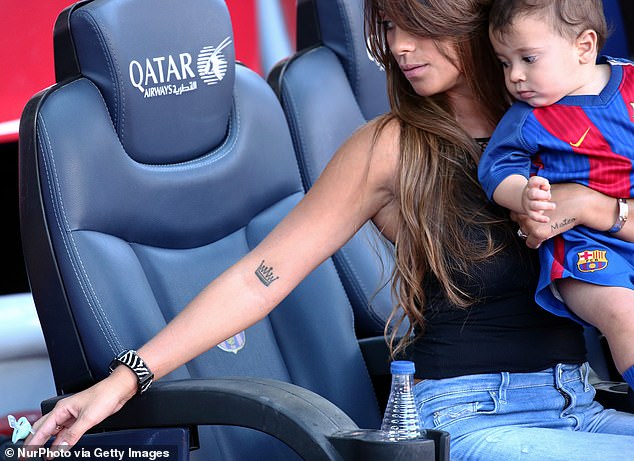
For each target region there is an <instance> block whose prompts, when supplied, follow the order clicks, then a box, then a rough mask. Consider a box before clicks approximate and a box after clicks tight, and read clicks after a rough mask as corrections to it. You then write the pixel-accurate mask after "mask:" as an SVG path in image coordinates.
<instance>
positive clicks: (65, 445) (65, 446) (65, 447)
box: [59, 441, 70, 451]
mask: <svg viewBox="0 0 634 461" xmlns="http://www.w3.org/2000/svg"><path fill="white" fill-rule="evenodd" d="M59 449H60V451H68V450H69V449H70V447H69V446H68V442H66V441H63V442H62V443H60V444H59Z"/></svg>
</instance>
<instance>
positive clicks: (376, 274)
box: [267, 0, 405, 338]
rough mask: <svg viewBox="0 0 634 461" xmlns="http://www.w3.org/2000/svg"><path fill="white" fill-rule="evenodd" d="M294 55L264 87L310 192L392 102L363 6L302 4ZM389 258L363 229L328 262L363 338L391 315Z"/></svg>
mask: <svg viewBox="0 0 634 461" xmlns="http://www.w3.org/2000/svg"><path fill="white" fill-rule="evenodd" d="M297 50H298V51H297V52H296V53H295V54H294V55H293V56H291V57H290V58H289V59H286V60H283V61H281V62H280V63H278V64H277V65H276V66H275V67H274V68H273V70H272V71H271V73H270V74H269V75H268V77H267V80H268V82H269V84H270V85H271V86H272V87H273V88H274V89H275V91H276V94H277V95H278V97H279V99H280V101H281V103H282V107H283V108H284V112H285V114H286V117H287V119H288V123H289V126H290V128H291V134H292V137H293V144H294V146H295V151H296V153H297V158H298V163H299V167H300V171H301V174H302V180H303V182H304V186H305V187H306V189H308V188H310V187H311V186H312V185H313V183H314V182H315V180H316V179H317V177H319V175H320V174H321V172H322V170H323V168H324V167H325V166H326V164H327V163H328V161H329V160H330V158H331V157H332V155H333V154H334V152H335V151H336V150H337V148H338V147H339V146H340V145H341V144H342V143H343V142H344V141H345V140H346V139H347V138H348V137H349V136H350V135H351V134H352V132H353V131H354V130H356V129H357V128H358V127H359V126H360V125H361V124H363V123H365V122H366V121H367V120H370V119H372V118H374V117H376V116H377V115H380V114H382V113H384V112H386V111H388V110H389V103H388V99H387V92H386V85H385V72H384V71H383V70H382V69H381V68H380V67H379V66H378V65H377V64H376V63H375V62H374V61H372V60H371V58H370V56H369V54H368V52H367V49H366V41H365V34H364V18H363V0H300V1H299V2H298V9H297ZM392 251H393V248H392V246H391V244H390V243H389V242H385V241H384V240H381V239H380V238H379V237H378V233H377V231H376V229H375V228H374V227H373V226H372V224H367V225H366V226H364V227H363V228H362V229H361V230H360V231H359V232H358V233H357V235H355V236H354V237H353V238H352V240H351V241H350V242H348V244H346V245H345V246H344V247H343V248H342V249H341V250H340V251H339V252H338V253H336V254H335V255H334V257H333V260H334V262H335V266H336V267H337V270H338V271H339V274H340V275H341V279H342V282H343V285H344V287H345V289H346V293H347V294H348V297H349V299H350V303H351V304H352V307H353V309H354V312H355V324H356V329H357V335H358V337H360V338H367V337H373V336H377V335H382V334H383V331H384V329H385V325H386V321H387V319H388V317H389V315H390V313H391V311H392V307H393V305H394V302H393V298H392V294H391V289H390V283H389V276H390V275H391V272H392V268H393V256H392ZM404 326H405V325H404ZM401 331H404V329H402V330H401Z"/></svg>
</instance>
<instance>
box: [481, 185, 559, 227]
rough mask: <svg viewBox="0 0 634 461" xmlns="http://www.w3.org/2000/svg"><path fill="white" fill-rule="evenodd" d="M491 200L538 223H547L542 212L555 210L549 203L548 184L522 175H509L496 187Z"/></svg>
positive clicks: (552, 204)
mask: <svg viewBox="0 0 634 461" xmlns="http://www.w3.org/2000/svg"><path fill="white" fill-rule="evenodd" d="M493 200H495V202H496V203H497V204H498V205H501V206H503V207H505V208H508V209H509V210H511V211H515V212H516V213H522V214H526V215H528V217H529V218H531V219H532V220H534V221H536V222H540V223H547V222H549V218H548V216H546V215H545V214H544V212H545V211H548V210H554V209H555V204H554V203H553V202H551V201H550V183H549V182H548V180H547V179H546V178H543V177H541V176H533V177H531V178H530V179H526V178H525V177H524V176H522V175H518V174H513V175H510V176H508V177H506V178H505V179H504V180H503V181H502V182H500V184H499V185H498V186H497V188H496V189H495V191H494V192H493Z"/></svg>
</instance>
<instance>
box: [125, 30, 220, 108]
mask: <svg viewBox="0 0 634 461" xmlns="http://www.w3.org/2000/svg"><path fill="white" fill-rule="evenodd" d="M230 44H231V38H229V37H227V38H225V39H224V40H223V41H222V42H220V44H219V45H217V46H205V47H203V48H202V49H201V50H200V52H199V53H198V56H197V57H196V61H195V62H194V58H193V57H192V55H191V54H190V53H187V52H184V53H179V54H178V55H171V54H170V55H167V56H155V57H152V58H145V59H144V60H138V61H137V60H132V61H130V65H129V66H128V71H129V75H130V83H132V86H133V87H134V88H136V89H137V90H139V91H140V92H141V93H142V94H143V97H144V98H154V97H157V96H170V95H174V96H180V95H182V94H184V93H187V92H189V91H195V90H197V89H198V79H200V80H202V81H203V83H205V84H207V85H215V84H217V83H219V82H220V81H222V79H223V78H224V77H225V75H226V74H227V67H228V63H227V58H226V56H225V55H224V53H223V50H224V49H225V48H226V47H227V46H228V45H230Z"/></svg>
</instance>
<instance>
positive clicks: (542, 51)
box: [489, 16, 580, 107]
mask: <svg viewBox="0 0 634 461" xmlns="http://www.w3.org/2000/svg"><path fill="white" fill-rule="evenodd" d="M489 36H490V39H491V43H492V44H493V48H494V49H495V53H496V54H497V56H498V58H499V60H500V62H501V63H502V66H503V68H504V77H505V81H506V87H507V88H508V90H509V91H510V92H511V94H512V95H513V97H515V98H516V99H518V100H520V101H524V102H526V103H528V104H530V105H531V106H533V107H543V106H548V105H550V104H553V103H555V102H557V101H559V100H560V99H561V98H563V97H564V96H567V95H569V94H574V93H575V91H577V90H578V89H579V84H578V82H577V80H576V78H575V77H576V76H577V75H578V74H579V66H580V63H579V55H578V52H577V48H576V45H575V42H574V41H571V40H570V39H567V38H564V37H562V36H561V35H559V34H557V33H556V32H555V31H553V30H552V27H551V26H550V24H549V23H548V22H547V21H546V20H543V19H541V18H538V17H533V16H521V17H518V18H516V19H515V20H514V21H513V25H512V27H511V28H510V29H509V31H508V32H507V33H505V34H504V35H500V34H498V33H490V34H489Z"/></svg>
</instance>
